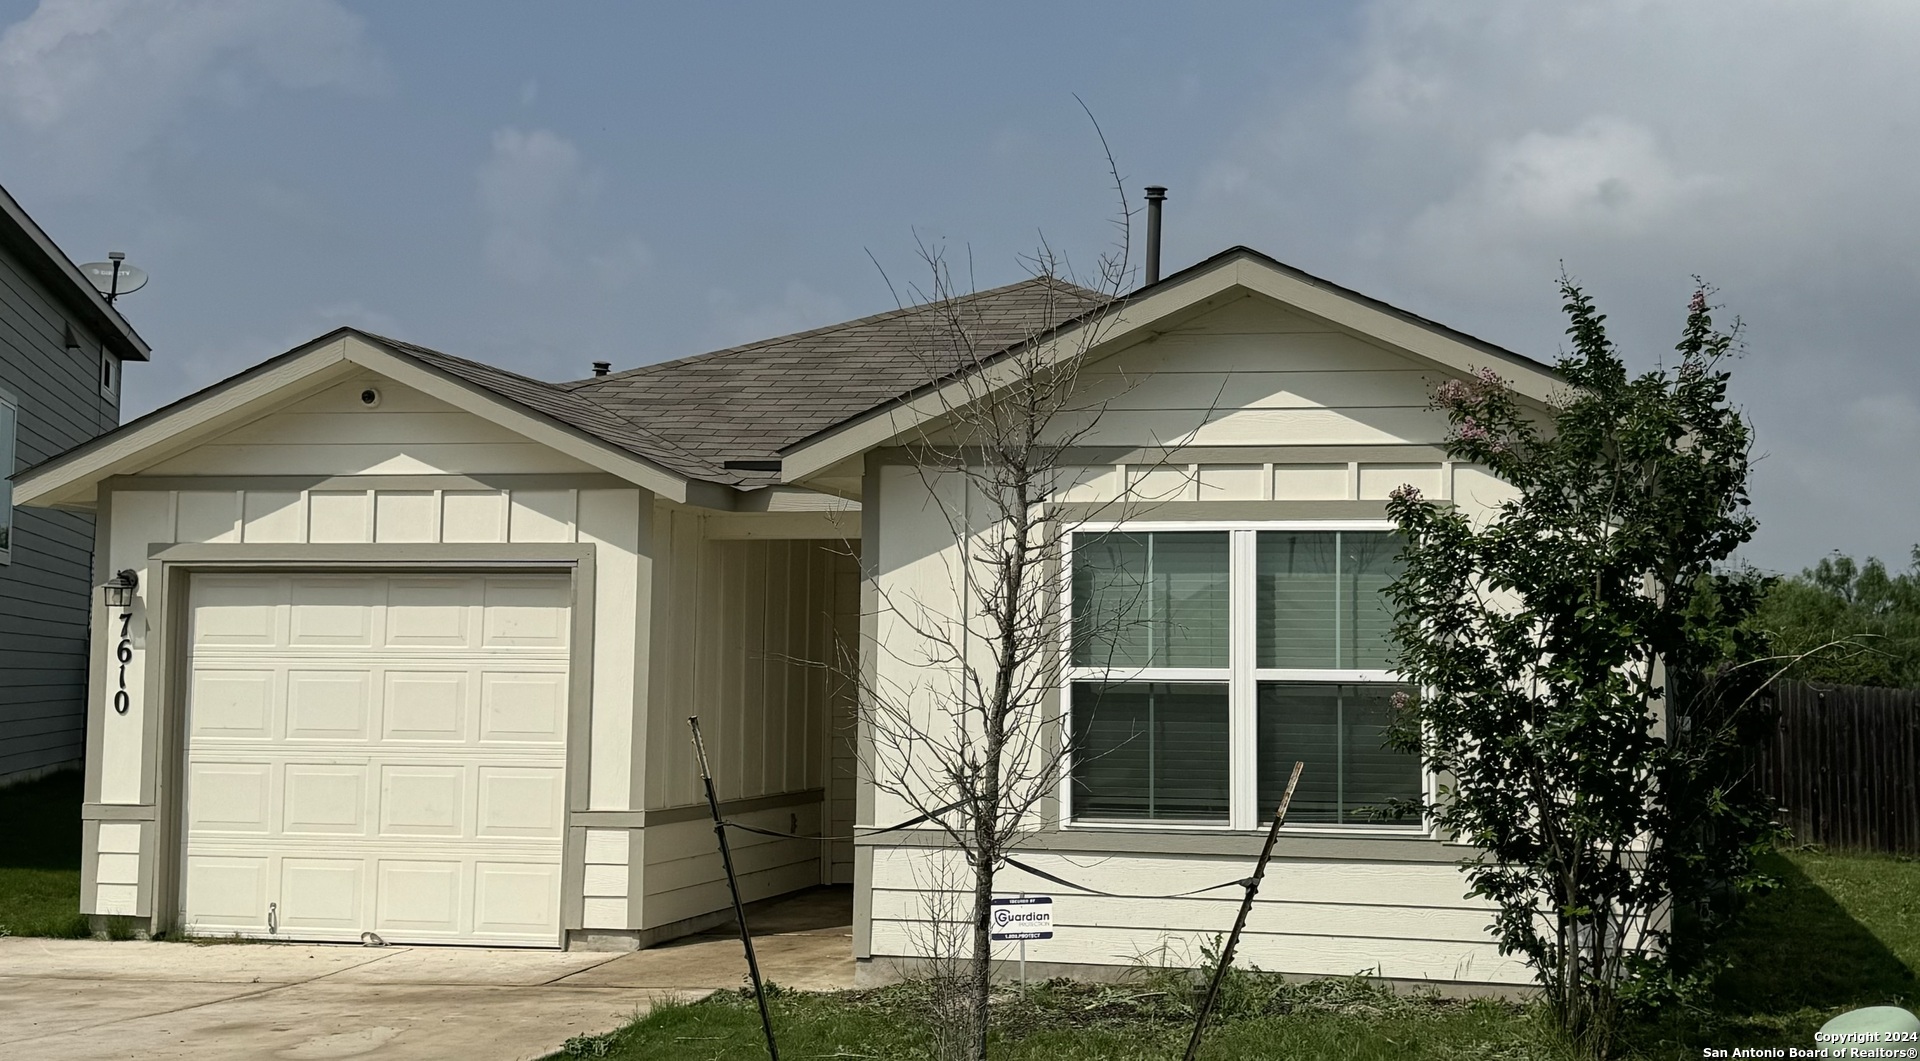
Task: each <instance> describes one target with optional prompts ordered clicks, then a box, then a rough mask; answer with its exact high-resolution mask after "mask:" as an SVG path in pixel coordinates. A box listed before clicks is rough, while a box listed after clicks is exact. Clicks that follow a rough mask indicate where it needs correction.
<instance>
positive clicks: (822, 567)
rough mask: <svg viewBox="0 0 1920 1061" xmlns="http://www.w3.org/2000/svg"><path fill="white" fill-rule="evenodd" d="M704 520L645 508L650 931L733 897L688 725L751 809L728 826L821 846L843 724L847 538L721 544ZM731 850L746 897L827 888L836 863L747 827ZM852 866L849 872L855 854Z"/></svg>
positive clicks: (721, 781) (852, 582)
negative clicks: (650, 578) (653, 577)
mask: <svg viewBox="0 0 1920 1061" xmlns="http://www.w3.org/2000/svg"><path fill="white" fill-rule="evenodd" d="M713 518H714V517H712V516H709V515H707V514H705V513H704V512H702V511H701V510H699V509H695V508H689V507H686V506H681V505H674V504H668V503H664V502H663V503H660V504H657V505H656V506H655V518H654V530H653V542H654V549H655V564H656V570H657V571H659V572H660V575H659V580H658V583H657V586H656V597H655V603H654V618H653V624H652V625H653V631H654V646H653V652H652V659H653V667H652V674H651V686H650V694H649V701H650V705H651V707H650V710H649V711H648V716H647V719H648V732H647V737H646V742H645V743H646V749H647V752H646V756H647V765H646V784H645V790H646V806H647V811H648V825H647V827H646V829H645V848H646V854H645V869H644V870H643V872H642V874H641V880H642V882H643V884H642V886H643V887H644V888H645V897H644V900H643V902H644V913H643V917H642V922H643V927H646V928H657V927H660V926H665V925H671V924H673V923H674V922H678V921H682V920H685V919H688V918H692V917H697V916H700V915H703V914H708V913H711V912H713V911H716V910H721V909H724V908H725V907H726V906H727V904H728V902H729V898H728V895H727V890H726V886H725V877H724V875H723V873H722V871H721V864H720V858H719V855H718V853H717V851H716V850H715V848H714V843H713V826H712V823H711V822H710V821H709V820H708V819H707V815H706V811H705V807H704V805H703V803H702V801H703V800H704V799H705V796H704V793H703V791H702V788H701V785H700V777H699V772H698V768H697V764H696V763H695V761H694V754H693V746H692V743H691V739H690V736H691V735H690V732H689V730H688V727H687V718H688V716H690V715H698V716H699V717H700V725H701V731H702V734H703V736H704V738H705V740H706V746H707V754H708V757H709V760H710V762H711V765H712V769H713V775H714V785H715V789H716V792H717V794H718V796H719V798H720V799H721V801H722V802H733V801H752V802H751V804H750V806H751V808H752V809H748V810H742V811H740V812H738V813H730V814H729V817H731V818H733V819H734V820H737V821H742V822H746V823H748V824H753V825H758V826H761V827H763V828H768V829H774V830H779V831H785V832H791V833H798V834H801V835H814V836H817V835H821V832H822V829H823V828H824V827H825V825H826V823H827V821H828V820H829V817H830V810H829V807H828V804H829V803H830V801H831V792H830V790H829V781H830V778H829V761H830V759H831V756H832V752H831V747H832V745H831V739H832V736H833V728H834V725H835V723H834V720H835V719H836V717H837V718H839V719H840V720H841V721H840V723H839V725H840V728H841V729H842V730H843V731H844V729H845V726H846V723H845V719H847V718H848V717H850V715H851V703H850V695H851V689H850V687H849V686H848V685H847V683H846V682H845V680H844V677H843V676H844V675H845V673H846V668H845V667H844V666H843V662H844V653H845V651H846V646H847V645H849V644H850V643H851V641H852V640H853V638H854V637H856V636H857V634H849V633H848V631H847V628H848V626H849V623H850V622H851V623H852V625H853V627H854V628H855V629H857V613H858V603H857V593H858V583H857V569H856V568H855V566H854V565H855V561H854V560H853V558H852V556H851V555H850V546H849V545H848V543H846V542H844V541H840V540H836V539H756V538H748V539H733V538H715V537H713V536H712V535H711V534H710V533H709V531H710V527H709V521H710V520H712V519H713ZM731 518H733V519H738V518H739V517H737V516H735V517H731ZM850 594H851V595H853V596H854V597H855V601H854V603H852V604H849V603H848V601H847V597H848V596H849V595H850ZM850 616H851V618H849V617H850ZM843 787H844V786H843ZM661 812H666V813H665V814H662V813H661ZM670 818H679V819H681V820H677V821H668V820H667V819H670ZM656 819H659V820H661V821H662V822H663V824H657V825H656V824H654V822H655V820H656ZM848 824H850V819H849V821H848ZM732 840H733V842H734V844H735V848H734V852H735V854H734V857H735V863H736V866H737V868H738V869H739V872H740V885H741V891H742V894H743V897H744V898H746V899H747V900H748V901H752V900H754V899H760V898H765V897H768V896H772V895H777V894H780V893H782V892H787V891H792V890H794V889H796V888H803V887H806V886H809V885H813V884H819V883H822V882H823V881H824V880H826V879H829V878H830V875H831V870H830V869H823V859H826V860H828V861H830V859H831V855H830V852H828V851H827V850H826V845H823V844H822V843H820V842H818V841H804V840H786V839H778V838H773V837H765V836H758V835H755V834H750V833H737V834H735V835H734V836H733V837H732ZM846 857H847V860H848V862H849V863H850V862H851V853H850V852H847V853H846Z"/></svg>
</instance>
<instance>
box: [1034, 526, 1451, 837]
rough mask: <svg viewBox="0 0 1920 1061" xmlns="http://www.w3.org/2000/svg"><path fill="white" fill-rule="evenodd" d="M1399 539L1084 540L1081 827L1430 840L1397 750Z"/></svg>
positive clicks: (1079, 574) (1075, 693) (1077, 780)
mask: <svg viewBox="0 0 1920 1061" xmlns="http://www.w3.org/2000/svg"><path fill="white" fill-rule="evenodd" d="M1399 555H1400V541H1399V538H1398V537H1397V536H1396V535H1394V534H1393V533H1392V532H1391V531H1388V530H1385V529H1318V528H1309V529H1247V528H1222V529H1217V530H1214V529H1194V530H1189V529H1179V530H1147V529H1134V528H1120V529H1115V530H1106V531H1093V532H1082V533H1077V534H1075V535H1074V536H1073V542H1072V592H1071V607H1072V615H1071V629H1072V644H1071V647H1070V651H1069V670H1068V700H1069V719H1070V726H1071V736H1072V740H1073V754H1072V756H1071V764H1070V765H1071V771H1070V780H1071V783H1070V786H1069V789H1070V792H1069V796H1068V800H1069V806H1070V808H1071V813H1072V816H1073V819H1074V820H1075V821H1080V822H1112V823H1121V822H1135V823H1173V824H1181V823H1184V824H1204V825H1217V826H1234V827H1240V828H1252V827H1255V826H1257V825H1258V824H1260V823H1261V822H1262V821H1264V820H1266V819H1267V818H1268V816H1270V815H1271V814H1272V813H1273V807H1274V805H1275V804H1277V803H1278V802H1279V799H1280V791H1281V789H1282V788H1283V787H1284V786H1285V784H1286V778H1287V774H1288V772H1289V771H1290V770H1291V769H1292V764H1293V762H1294V761H1295V760H1300V761H1302V762H1304V763H1306V770H1305V772H1304V773H1303V775H1302V777H1301V782H1300V787H1299V790H1298V791H1297V792H1296V793H1295V794H1294V799H1293V804H1292V808H1291V810H1290V811H1289V813H1288V821H1289V822H1293V823H1299V824H1320V825H1340V826H1378V825H1383V824H1385V825H1400V826H1403V827H1404V826H1408V825H1414V824H1417V822H1411V821H1397V820H1395V819H1393V818H1392V817H1391V816H1390V815H1389V814H1388V813H1387V811H1388V809H1389V808H1390V807H1391V806H1392V805H1393V804H1394V803H1395V802H1396V801H1401V800H1410V799H1413V798H1415V797H1417V796H1418V795H1419V794H1420V791H1421V776H1420V766H1419V761H1418V759H1417V758H1416V757H1415V756H1413V755H1411V754H1409V753H1405V752H1400V751H1395V750H1392V749H1389V748H1387V747H1386V746H1385V739H1386V733H1387V727H1388V724H1389V722H1390V721H1391V714H1392V697H1393V694H1394V693H1395V692H1397V691H1400V690H1401V689H1402V688H1404V686H1402V685H1400V684H1399V683H1398V682H1397V681H1396V679H1395V676H1394V675H1393V673H1392V672H1391V671H1390V670H1388V666H1389V664H1390V662H1391V659H1392V655H1393V647H1392V639H1391V635H1392V626H1393V609H1392V607H1391V605H1390V603H1389V602H1388V601H1387V600H1386V599H1385V597H1384V595H1383V591H1384V590H1385V589H1386V587H1387V585H1388V584H1389V583H1390V582H1392V581H1393V579H1394V578H1395V577H1396V575H1397V573H1398V563H1399Z"/></svg>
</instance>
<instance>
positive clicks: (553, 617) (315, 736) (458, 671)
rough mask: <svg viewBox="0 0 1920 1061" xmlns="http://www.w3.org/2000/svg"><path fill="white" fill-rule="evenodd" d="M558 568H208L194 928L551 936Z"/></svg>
mask: <svg viewBox="0 0 1920 1061" xmlns="http://www.w3.org/2000/svg"><path fill="white" fill-rule="evenodd" d="M570 598H571V591H570V585H569V579H568V578H567V577H566V576H564V575H546V574H540V575H514V574H487V575H480V574H474V575H464V574H463V575H334V574H311V575H309V574H293V575H266V574H245V575H241V574H235V575H211V574H208V575H196V576H194V578H193V583H192V599H191V605H190V610H191V624H190V625H191V631H190V635H189V637H190V641H189V643H190V646H191V647H190V651H191V660H190V668H189V669H190V674H191V678H190V686H189V690H188V702H187V732H188V738H187V740H188V752H187V759H188V762H187V790H186V801H187V851H186V887H185V902H184V904H183V905H184V910H183V914H184V924H185V927H186V930H187V931H188V932H191V933H194V934H198V935H219V936H224V935H232V934H235V933H238V934H241V935H248V936H267V935H272V936H274V937H276V938H282V939H311V940H331V939H340V940H358V939H359V938H360V934H361V933H362V932H365V931H369V930H370V931H373V932H377V933H379V934H380V935H381V936H382V937H383V938H385V939H387V940H388V941H390V942H459V943H487V944H518V945H531V946H556V945H558V944H559V942H560V848H561V836H562V827H563V825H564V823H565V814H566V792H565V787H566V770H565V759H566V724H567V649H568V644H567V642H568V633H569V630H570V627H571V615H570Z"/></svg>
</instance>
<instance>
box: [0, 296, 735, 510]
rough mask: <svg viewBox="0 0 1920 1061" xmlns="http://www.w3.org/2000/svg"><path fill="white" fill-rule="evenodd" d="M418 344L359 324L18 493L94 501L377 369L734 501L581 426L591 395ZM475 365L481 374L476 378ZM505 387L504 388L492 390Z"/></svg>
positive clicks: (677, 496)
mask: <svg viewBox="0 0 1920 1061" xmlns="http://www.w3.org/2000/svg"><path fill="white" fill-rule="evenodd" d="M419 349H420V348H408V347H406V345H405V344H402V346H401V347H395V346H390V345H388V344H387V343H386V341H384V340H381V339H380V338H379V337H377V336H372V335H369V334H367V333H364V332H359V331H356V330H353V329H340V330H338V331H335V332H332V333H329V334H327V335H324V336H321V337H320V338H318V339H315V340H313V341H312V342H310V343H307V344H305V345H303V346H299V347H296V348H294V349H293V350H290V351H288V352H286V353H285V354H282V355H280V356H279V357H276V358H273V359H271V360H268V361H266V362H263V363H262V364H260V365H256V366H255V367H253V368H251V369H248V370H247V371H245V372H242V373H240V374H238V375H235V376H232V377H230V378H228V379H226V380H223V381H221V382H220V383H216V384H214V385H213V386H211V387H208V388H206V389H204V390H202V391H200V392H198V393H196V394H193V395H190V396H188V397H186V398H182V399H181V400H179V401H177V402H174V403H173V404H172V405H168V406H166V407H164V408H162V409H158V410H156V411H154V412H152V413H149V414H147V415H146V416H143V417H141V418H140V419H138V420H135V421H133V422H132V423H129V424H127V425H125V426H123V427H121V428H119V429H117V430H115V431H112V432H110V433H108V434H106V435H102V436H101V437H99V438H97V439H94V440H93V441H92V442H89V443H87V444H85V445H82V446H79V447H76V448H75V449H72V450H69V451H68V452H66V453H64V454H62V455H60V456H59V457H56V458H54V459H53V460H50V461H47V462H45V463H42V464H40V465H38V466H36V467H34V468H30V469H28V470H27V471H25V472H22V473H20V474H19V475H17V476H16V477H15V483H14V497H15V500H16V501H17V502H18V503H20V504H27V505H41V506H76V507H86V506H88V505H91V504H92V503H93V501H94V499H95V496H96V491H97V487H98V485H99V483H100V482H101V481H102V480H104V479H107V478H109V477H111V476H114V475H125V474H132V473H135V472H138V471H140V470H142V469H145V468H149V467H152V466H154V465H156V464H159V463H160V462H162V461H164V460H167V459H168V458H170V457H173V456H174V455H176V454H179V453H181V452H184V451H186V450H188V449H191V448H193V447H194V446H196V445H200V444H201V443H203V442H205V441H206V440H208V439H211V438H214V437H217V436H219V435H222V434H225V433H227V432H230V431H233V430H235V429H237V428H239V427H241V426H243V425H245V424H248V423H250V422H252V421H255V420H258V419H259V418H261V417H263V416H266V415H267V414H269V413H271V412H273V411H274V410H277V409H281V408H284V407H286V406H287V405H290V404H292V403H294V402H297V401H299V400H301V399H303V398H305V397H307V396H309V395H311V394H314V393H316V392H318V391H320V390H322V389H324V388H326V387H328V386H330V385H333V384H337V383H339V382H340V381H342V380H345V379H347V378H349V377H351V376H353V375H355V374H360V373H364V372H367V371H372V372H375V373H378V374H379V375H381V376H385V377H387V378H389V379H392V380H395V381H396V382H399V383H401V384H403V385H405V386H407V387H410V388H412V389H414V390H417V391H419V392H421V393H423V394H426V395H428V396H431V397H432V398H435V399H438V400H440V401H443V402H445V403H447V404H448V405H450V406H453V407H455V408H458V409H461V410H463V411H465V412H469V413H473V414H475V415H477V416H480V417H482V418H484V419H486V420H489V421H491V422H492V423H495V424H498V425H500V426H501V427H503V428H505V429H507V430H509V431H513V432H515V433H516V434H519V435H521V436H524V437H526V438H529V439H531V440H532V441H535V442H538V443H541V444H543V445H546V446H549V447H551V448H553V449H555V450H558V451H560V452H561V453H564V454H566V455H568V456H570V457H573V458H575V459H577V460H579V461H581V462H583V463H585V464H587V465H590V466H592V467H596V468H599V469H601V470H603V471H607V472H611V473H613V474H615V475H618V476H620V477H622V478H624V479H627V480H628V481H630V482H633V483H636V484H637V485H640V486H644V487H646V488H648V489H651V490H653V491H654V492H656V493H658V494H660V495H662V496H664V497H667V498H668V499H670V500H675V501H689V500H694V501H697V502H704V503H714V504H717V506H718V507H723V508H724V507H729V506H728V505H727V504H725V503H724V502H725V500H726V498H725V494H724V492H715V491H717V488H715V487H712V486H708V485H706V484H701V483H691V482H689V481H688V479H687V477H685V476H683V475H680V474H679V473H677V472H675V471H673V470H671V469H669V468H666V467H663V466H662V465H661V464H659V463H658V462H655V461H652V460H649V459H647V458H645V457H642V456H640V455H638V454H635V453H633V452H631V451H629V450H627V449H625V448H623V447H621V446H620V445H619V444H618V443H617V442H614V441H611V440H609V439H607V438H604V437H601V436H600V435H598V434H597V433H595V431H594V429H593V427H590V426H582V425H583V424H587V425H594V426H601V425H598V424H595V421H596V419H598V418H600V417H604V416H605V414H604V412H599V413H597V414H596V411H595V410H594V409H592V408H591V407H590V404H589V403H583V404H582V405H581V406H579V407H567V408H560V409H556V410H555V412H563V413H565V414H566V417H565V418H563V417H561V416H558V415H555V412H548V411H546V410H543V409H541V408H539V407H538V405H536V404H534V403H540V404H547V405H558V404H561V403H558V402H556V401H554V400H552V399H551V396H549V395H544V394H541V393H538V392H530V393H526V394H525V398H526V399H528V400H525V401H523V400H521V399H520V397H517V396H514V395H512V394H511V391H512V390H517V389H521V388H524V387H526V386H529V385H537V386H538V387H541V388H547V389H549V390H553V388H551V385H547V384H537V381H532V380H526V379H525V377H518V376H514V375H513V374H512V373H507V372H503V371H501V370H498V369H491V368H489V367H487V366H484V365H478V364H477V363H475V362H469V361H464V360H462V359H459V358H448V357H446V355H438V356H437V357H429V356H425V355H428V354H432V352H431V351H425V352H424V353H422V352H418V351H419ZM467 372H471V373H472V375H473V376H474V377H477V378H468V376H467V375H465V374H464V373H467ZM516 381H518V382H516ZM489 384H491V386H490V385H489ZM496 386H497V387H500V388H502V389H501V390H495V389H492V388H493V387H496ZM605 426H606V427H607V428H608V429H609V433H613V434H616V435H617V436H618V437H622V438H625V437H633V436H634V434H635V432H634V431H633V430H632V429H631V425H625V424H624V423H622V422H620V421H617V420H614V419H613V418H610V417H608V418H607V422H606V424H605Z"/></svg>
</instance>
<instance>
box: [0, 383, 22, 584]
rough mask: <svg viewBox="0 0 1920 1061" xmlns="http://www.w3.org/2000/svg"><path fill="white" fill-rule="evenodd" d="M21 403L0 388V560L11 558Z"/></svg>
mask: <svg viewBox="0 0 1920 1061" xmlns="http://www.w3.org/2000/svg"><path fill="white" fill-rule="evenodd" d="M19 427H20V405H19V403H18V402H17V401H15V400H14V397H13V395H11V394H8V393H7V392H6V391H0V564H7V563H12V562H13V472H14V466H15V465H16V464H17V463H18V460H17V453H18V450H17V448H16V441H17V438H18V436H19V433H20V432H19Z"/></svg>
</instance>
